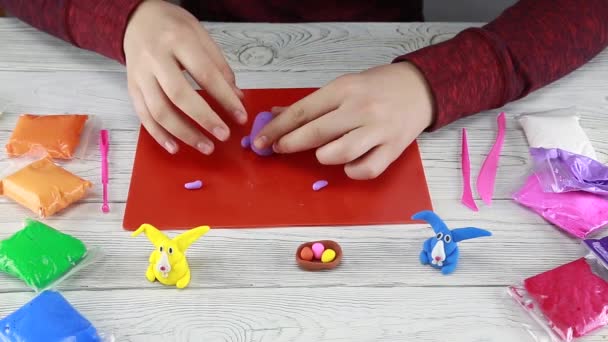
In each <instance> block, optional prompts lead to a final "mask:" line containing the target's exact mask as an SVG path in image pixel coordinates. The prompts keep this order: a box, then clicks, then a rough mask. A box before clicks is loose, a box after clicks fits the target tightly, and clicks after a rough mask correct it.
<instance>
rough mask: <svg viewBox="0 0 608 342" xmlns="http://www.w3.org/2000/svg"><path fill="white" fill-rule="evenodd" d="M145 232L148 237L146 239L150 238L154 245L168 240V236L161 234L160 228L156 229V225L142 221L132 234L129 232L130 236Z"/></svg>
mask: <svg viewBox="0 0 608 342" xmlns="http://www.w3.org/2000/svg"><path fill="white" fill-rule="evenodd" d="M142 232H143V233H146V236H147V237H148V240H150V242H152V244H153V245H154V246H156V247H158V246H159V245H160V244H161V243H163V242H165V241H167V240H169V238H168V237H167V235H165V234H163V233H162V232H161V231H160V230H158V229H156V227H154V226H153V225H151V224H147V223H144V224H142V225H141V226H139V228H138V229H137V230H136V231H134V232H133V234H131V236H137V235H139V234H141V233H142Z"/></svg>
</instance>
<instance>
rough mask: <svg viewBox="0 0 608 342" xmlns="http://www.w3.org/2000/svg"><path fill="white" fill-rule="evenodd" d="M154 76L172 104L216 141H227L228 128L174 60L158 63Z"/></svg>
mask: <svg viewBox="0 0 608 342" xmlns="http://www.w3.org/2000/svg"><path fill="white" fill-rule="evenodd" d="M155 75H156V78H157V80H158V84H159V85H160V87H161V88H162V91H163V92H164V94H166V96H167V97H168V98H169V100H170V101H171V102H172V103H173V104H175V105H176V106H177V107H178V108H179V109H181V111H182V112H184V113H185V114H186V115H188V116H189V117H191V118H192V119H193V120H194V121H195V122H196V123H198V124H199V125H200V126H202V127H203V128H205V129H206V130H207V131H208V132H210V133H211V134H213V135H214V136H215V137H216V138H217V139H219V140H221V141H226V140H228V137H229V136H230V130H229V129H228V126H227V125H226V124H225V123H224V122H223V121H222V119H220V117H219V116H218V115H217V114H216V113H215V112H214V111H213V110H212V109H211V107H209V105H208V104H207V102H205V100H203V98H202V97H201V96H200V95H199V94H198V93H197V92H196V91H194V89H193V88H192V87H191V86H190V84H189V83H188V81H187V80H186V77H184V74H182V72H181V70H180V69H179V67H178V65H177V63H176V62H175V61H174V60H172V59H169V58H167V59H166V60H165V61H164V62H161V63H159V67H157V68H156V70H155ZM163 98H165V96H163ZM146 100H147V98H146ZM146 102H147V101H146ZM182 121H183V120H182Z"/></svg>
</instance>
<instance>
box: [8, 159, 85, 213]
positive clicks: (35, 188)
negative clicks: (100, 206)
mask: <svg viewBox="0 0 608 342" xmlns="http://www.w3.org/2000/svg"><path fill="white" fill-rule="evenodd" d="M90 187H91V183H90V182H89V181H86V180H84V179H82V178H80V177H77V176H76V175H74V174H72V173H70V172H69V171H67V170H65V169H63V168H61V167H59V166H57V165H55V164H54V163H53V162H52V161H51V160H50V159H48V158H44V159H40V160H38V161H35V162H33V163H31V164H29V165H28V166H26V167H24V168H22V169H21V170H19V171H17V172H15V173H14V174H12V175H10V176H8V177H6V178H4V179H2V180H0V195H4V196H6V197H9V198H11V199H13V200H14V201H15V202H17V203H19V204H21V205H23V206H24V207H26V208H28V209H30V210H31V211H33V212H34V213H36V214H38V215H39V216H40V217H47V216H51V215H53V214H55V213H56V212H58V211H60V210H62V209H64V208H67V207H68V206H70V205H71V204H72V203H74V202H76V201H78V200H80V199H81V198H82V197H84V195H85V194H86V192H87V189H89V188H90Z"/></svg>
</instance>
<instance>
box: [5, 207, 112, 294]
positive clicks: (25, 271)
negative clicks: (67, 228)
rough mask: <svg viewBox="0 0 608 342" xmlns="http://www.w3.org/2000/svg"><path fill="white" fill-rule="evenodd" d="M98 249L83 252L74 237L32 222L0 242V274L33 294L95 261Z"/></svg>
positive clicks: (34, 221)
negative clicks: (15, 281) (13, 280)
mask: <svg viewBox="0 0 608 342" xmlns="http://www.w3.org/2000/svg"><path fill="white" fill-rule="evenodd" d="M100 255H101V251H100V250H99V249H92V250H87V248H86V246H85V245H84V243H83V242H82V241H80V240H78V239H77V238H75V237H73V236H70V235H68V234H64V233H61V232H59V231H58V230H56V229H54V228H52V227H50V226H48V225H46V224H44V223H42V222H39V221H36V220H31V219H26V220H25V227H24V228H23V229H22V230H20V231H18V232H16V233H15V234H14V235H13V236H11V237H10V238H8V239H6V240H3V241H0V271H1V272H4V273H7V274H9V275H12V276H14V277H17V278H19V279H21V280H23V282H25V284H26V285H28V286H29V287H31V288H33V289H34V290H35V291H44V290H46V289H50V288H53V287H55V286H57V285H59V284H60V283H61V282H62V281H63V280H65V279H67V278H68V277H69V276H71V275H73V274H74V273H75V272H77V271H79V270H81V269H82V268H84V267H86V266H88V265H90V264H91V263H93V262H95V261H96V260H97V259H98V257H99V256H100Z"/></svg>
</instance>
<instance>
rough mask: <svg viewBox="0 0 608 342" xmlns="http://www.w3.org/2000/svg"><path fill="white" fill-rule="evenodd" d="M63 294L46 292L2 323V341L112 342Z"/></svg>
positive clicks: (0, 328)
mask: <svg viewBox="0 0 608 342" xmlns="http://www.w3.org/2000/svg"><path fill="white" fill-rule="evenodd" d="M113 340H114V338H113V337H109V338H108V337H104V335H100V334H99V332H98V331H97V329H95V327H94V326H93V325H92V324H91V322H89V321H88V320H87V319H86V318H85V317H84V316H82V315H81V314H80V313H79V312H78V311H77V310H76V309H75V308H74V307H73V306H72V305H71V304H70V303H69V302H68V301H67V300H66V299H65V298H64V297H63V296H62V295H61V294H59V293H58V292H55V291H44V292H41V293H40V294H39V295H38V296H36V297H35V298H34V299H32V300H31V301H30V302H29V303H27V304H25V305H24V306H22V307H21V308H20V309H18V310H17V311H15V312H13V313H12V314H10V315H9V316H7V317H5V318H4V319H2V320H0V341H73V342H109V341H113Z"/></svg>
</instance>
